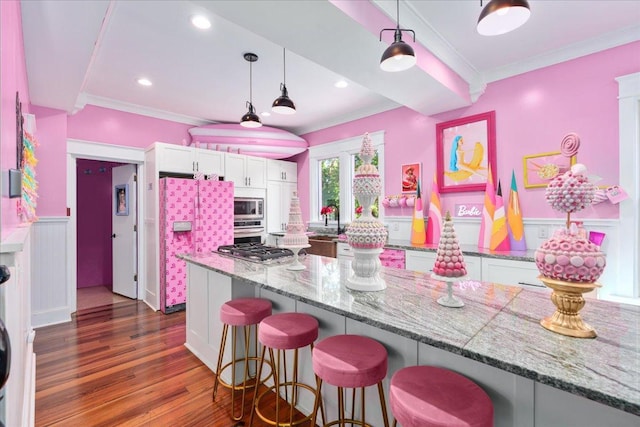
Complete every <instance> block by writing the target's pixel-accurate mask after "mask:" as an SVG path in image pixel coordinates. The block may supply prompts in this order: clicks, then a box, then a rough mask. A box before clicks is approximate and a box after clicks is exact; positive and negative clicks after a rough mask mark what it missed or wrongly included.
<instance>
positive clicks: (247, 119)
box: [240, 53, 262, 128]
mask: <svg viewBox="0 0 640 427" xmlns="http://www.w3.org/2000/svg"><path fill="white" fill-rule="evenodd" d="M244 59H245V60H247V61H248V62H249V101H247V109H248V111H247V113H246V114H245V115H244V116H242V119H240V126H243V127H246V128H259V127H260V126H262V122H261V121H260V117H258V115H257V114H256V109H255V108H253V82H252V80H253V67H252V66H253V63H254V62H256V61H257V60H258V55H256V54H255V53H245V54H244Z"/></svg>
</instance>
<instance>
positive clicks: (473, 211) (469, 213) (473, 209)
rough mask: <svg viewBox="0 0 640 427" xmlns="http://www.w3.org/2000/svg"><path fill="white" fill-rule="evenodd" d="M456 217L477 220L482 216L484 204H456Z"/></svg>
mask: <svg viewBox="0 0 640 427" xmlns="http://www.w3.org/2000/svg"><path fill="white" fill-rule="evenodd" d="M455 216H456V217H458V218H460V217H467V218H476V217H480V216H482V203H467V204H456V209H455Z"/></svg>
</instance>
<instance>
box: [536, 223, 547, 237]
mask: <svg viewBox="0 0 640 427" xmlns="http://www.w3.org/2000/svg"><path fill="white" fill-rule="evenodd" d="M538 238H539V239H548V238H549V227H547V226H545V225H542V226H540V227H538Z"/></svg>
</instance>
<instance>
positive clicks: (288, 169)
mask: <svg viewBox="0 0 640 427" xmlns="http://www.w3.org/2000/svg"><path fill="white" fill-rule="evenodd" d="M267 179H268V180H269V181H285V182H298V164H297V163H295V162H288V161H285V160H273V159H269V160H267Z"/></svg>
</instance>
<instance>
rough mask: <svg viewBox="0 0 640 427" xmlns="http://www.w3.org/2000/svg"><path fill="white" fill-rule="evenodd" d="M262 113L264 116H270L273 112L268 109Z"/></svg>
mask: <svg viewBox="0 0 640 427" xmlns="http://www.w3.org/2000/svg"><path fill="white" fill-rule="evenodd" d="M260 115H261V116H264V117H269V116H270V115H271V113H270V112H268V111H263V112H262V113H260Z"/></svg>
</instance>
